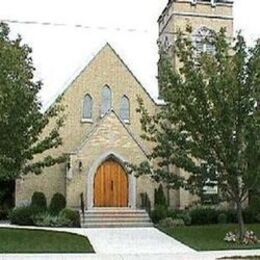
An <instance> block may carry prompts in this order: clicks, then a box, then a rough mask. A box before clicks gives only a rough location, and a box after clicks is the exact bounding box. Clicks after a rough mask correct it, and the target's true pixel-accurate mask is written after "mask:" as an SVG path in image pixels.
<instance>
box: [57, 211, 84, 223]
mask: <svg viewBox="0 0 260 260" xmlns="http://www.w3.org/2000/svg"><path fill="white" fill-rule="evenodd" d="M59 217H60V218H62V219H63V218H64V219H69V220H70V221H71V226H72V227H80V215H79V212H78V211H77V210H71V209H63V210H62V211H61V212H60V214H59Z"/></svg>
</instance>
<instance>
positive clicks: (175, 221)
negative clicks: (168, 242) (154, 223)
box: [159, 217, 185, 228]
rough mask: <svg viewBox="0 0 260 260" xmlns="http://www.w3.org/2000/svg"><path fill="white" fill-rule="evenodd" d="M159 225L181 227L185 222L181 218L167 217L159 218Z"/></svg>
mask: <svg viewBox="0 0 260 260" xmlns="http://www.w3.org/2000/svg"><path fill="white" fill-rule="evenodd" d="M159 225H160V226H161V227H164V228H173V227H182V226H184V225H185V224H184V221H183V219H181V218H176V219H172V218H169V217H168V218H165V219H162V220H160V222H159Z"/></svg>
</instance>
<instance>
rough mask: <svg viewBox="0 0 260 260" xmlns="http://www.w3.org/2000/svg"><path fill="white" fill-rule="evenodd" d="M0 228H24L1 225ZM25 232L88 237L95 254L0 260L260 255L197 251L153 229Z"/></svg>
mask: <svg viewBox="0 0 260 260" xmlns="http://www.w3.org/2000/svg"><path fill="white" fill-rule="evenodd" d="M0 227H8V228H25V227H20V226H10V225H9V224H2V225H1V224H0ZM26 228H28V229H44V230H54V231H63V232H69V233H76V234H80V235H83V236H87V237H88V238H89V240H90V242H91V244H92V246H93V248H94V250H95V252H96V254H80V255H77V254H73V255H71V254H59V255H57V254H37V255H32V254H19V255H17V254H6V255H4V254H2V255H0V260H9V259H11V260H13V259H18V260H22V259H29V260H30V259H36V260H38V259H39V260H43V259H51V260H52V259H53V260H54V259H55V260H56V259H57V260H59V259H61V260H67V259H73V260H74V259H76V260H77V259H78V260H80V259H93V260H97V259H98V260H100V259H105V260H110V259H111V260H134V259H138V260H146V259H147V260H168V259H169V260H170V259H171V260H172V259H174V260H177V259H205V260H207V259H217V258H221V257H226V256H250V255H251V256H252V255H259V256H260V250H243V251H216V252H213V251H210V252H197V251H195V250H193V249H191V248H189V247H188V246H186V245H184V244H182V243H180V242H178V241H177V240H175V239H173V238H171V237H169V236H167V235H165V234H164V233H162V232H160V231H159V230H157V229H155V228H100V229H79V228H73V229H68V228H57V229H52V228H38V227H26Z"/></svg>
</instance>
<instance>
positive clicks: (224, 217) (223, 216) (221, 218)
mask: <svg viewBox="0 0 260 260" xmlns="http://www.w3.org/2000/svg"><path fill="white" fill-rule="evenodd" d="M218 223H219V224H226V223H227V215H226V214H225V213H220V214H219V215H218Z"/></svg>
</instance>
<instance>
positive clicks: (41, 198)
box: [31, 192, 47, 211]
mask: <svg viewBox="0 0 260 260" xmlns="http://www.w3.org/2000/svg"><path fill="white" fill-rule="evenodd" d="M31 206H32V207H37V208H39V209H42V210H43V211H44V210H47V200H46V197H45V195H44V193H42V192H34V193H33V195H32V200H31Z"/></svg>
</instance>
